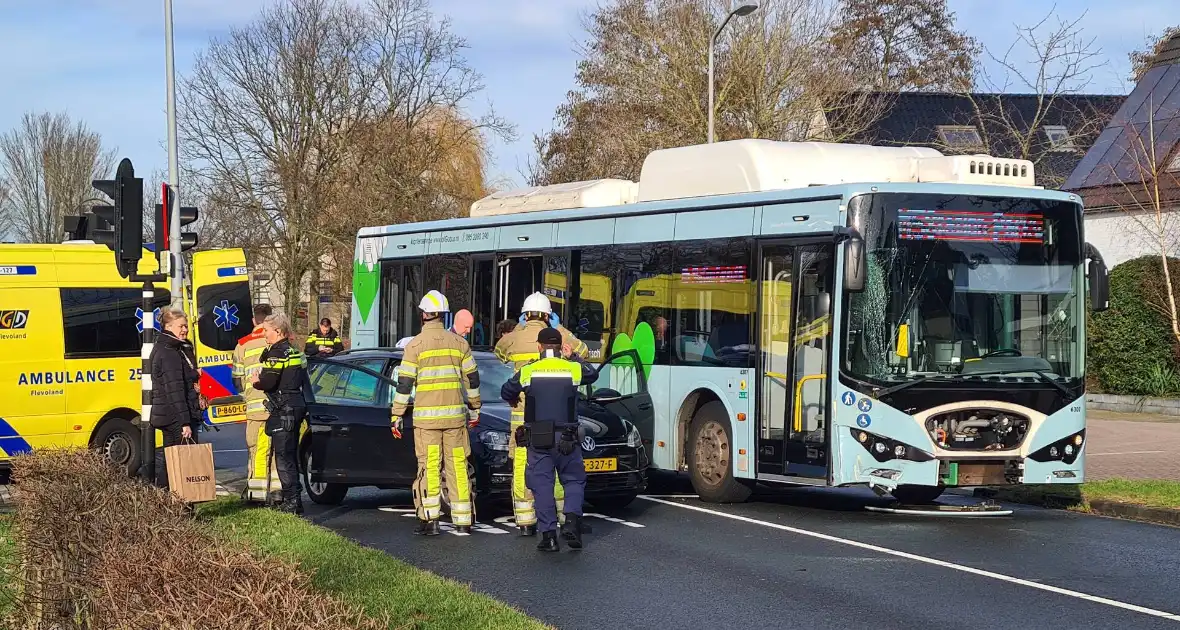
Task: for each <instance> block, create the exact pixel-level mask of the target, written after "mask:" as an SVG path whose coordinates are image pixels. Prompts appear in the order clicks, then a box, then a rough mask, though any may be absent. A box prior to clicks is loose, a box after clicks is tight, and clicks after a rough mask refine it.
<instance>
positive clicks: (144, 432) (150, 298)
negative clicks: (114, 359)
mask: <svg viewBox="0 0 1180 630" xmlns="http://www.w3.org/2000/svg"><path fill="white" fill-rule="evenodd" d="M167 279H168V276H166V275H163V274H161V275H147V276H141V275H138V274H136V275H133V276H131V281H132V282H142V283H143V307H142V308H143V320H142V321H143V337H142V339H143V349H142V350H141V351H140V358H141V359H142V363H141V368H140V379H139V383H140V413H139V453H140V461H141V462H142V463H141V465H140V467H139V475H140V478H141V479H143V481H145V482H146V483H152V482H153V481H155V479H156V431H155V429H153V428H152V350H153V349H155V347H156V314H155V302H156V288H155V284H154V283H156V282H163V281H165V280H167Z"/></svg>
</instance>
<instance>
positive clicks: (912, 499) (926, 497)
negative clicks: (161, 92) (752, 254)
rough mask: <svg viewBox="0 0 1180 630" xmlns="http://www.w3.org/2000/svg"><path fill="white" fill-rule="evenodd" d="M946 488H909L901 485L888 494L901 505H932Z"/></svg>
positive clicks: (939, 486)
mask: <svg viewBox="0 0 1180 630" xmlns="http://www.w3.org/2000/svg"><path fill="white" fill-rule="evenodd" d="M945 489H946V488H945V487H944V486H941V485H938V486H910V485H901V486H898V487H896V488H894V489H893V490H892V492H890V494H892V495H893V498H894V499H897V501H898V503H901V504H903V505H924V504H927V503H934V500H935V499H937V498H938V497H940V496H942V491H943V490H945Z"/></svg>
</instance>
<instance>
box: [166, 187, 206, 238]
mask: <svg viewBox="0 0 1180 630" xmlns="http://www.w3.org/2000/svg"><path fill="white" fill-rule="evenodd" d="M160 188H161V190H160V200H161V201H162V202H163V203H158V204H156V251H157V252H166V251H168V250H169V248H170V246H171V244H172V241H171V238H172V233H171V230H170V228H171V227H172V214H171V213H170V212H169V209H171V208H172V207H173V206H175V205H176V198H175V197H174V196H173V192H172V187H171V186H169V185H168V184H161V185H160ZM197 215H198V213H197V209H196V207H194V206H181V208H180V227H184V226H186V225H188V224H190V223H192V222H193V221H196V220H197ZM197 240H198V239H197V234H196V232H181V233H180V251H182V252H186V251H188V250H190V249H192V248H194V247H196V246H197Z"/></svg>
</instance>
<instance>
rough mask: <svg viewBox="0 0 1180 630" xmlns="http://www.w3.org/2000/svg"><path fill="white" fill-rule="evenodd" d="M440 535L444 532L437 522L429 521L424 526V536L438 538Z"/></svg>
mask: <svg viewBox="0 0 1180 630" xmlns="http://www.w3.org/2000/svg"><path fill="white" fill-rule="evenodd" d="M440 533H442V532H441V530H439V528H438V521H437V520H434V521H427V522H426V524H425V525H423V526H422V535H423V536H438V535H439V534H440Z"/></svg>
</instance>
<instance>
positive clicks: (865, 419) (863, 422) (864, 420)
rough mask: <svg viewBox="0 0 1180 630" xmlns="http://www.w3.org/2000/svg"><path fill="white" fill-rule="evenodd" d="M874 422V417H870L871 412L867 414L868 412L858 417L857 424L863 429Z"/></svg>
mask: <svg viewBox="0 0 1180 630" xmlns="http://www.w3.org/2000/svg"><path fill="white" fill-rule="evenodd" d="M872 422H873V419H872V418H870V417H869V414H867V413H862V414H860V415H859V416H857V417H856V426H858V427H860V428H862V429H863V428H865V427H867V426H869V425H870V424H872Z"/></svg>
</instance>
